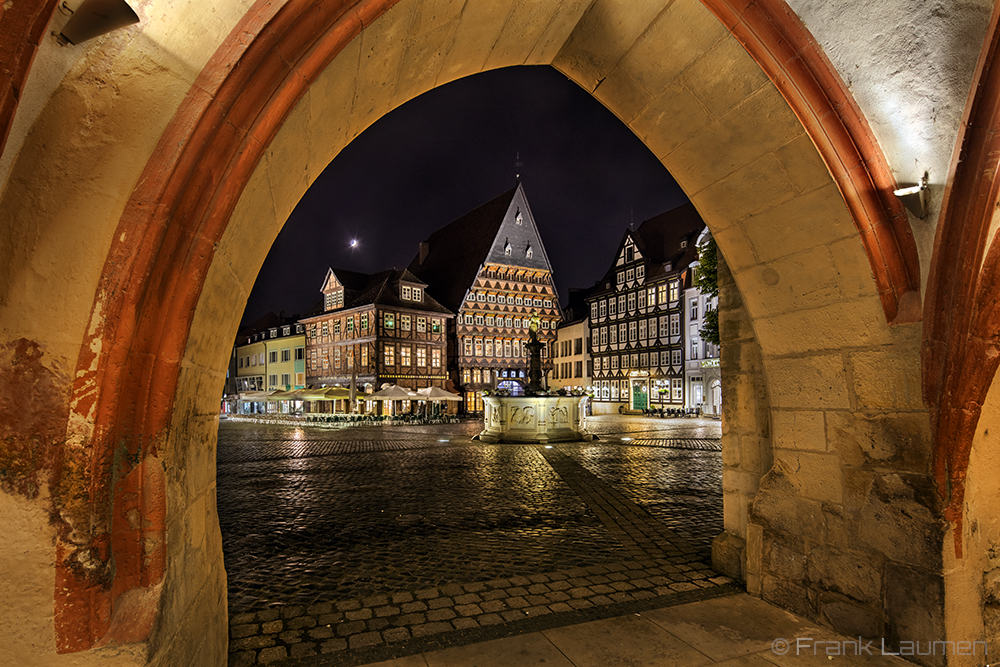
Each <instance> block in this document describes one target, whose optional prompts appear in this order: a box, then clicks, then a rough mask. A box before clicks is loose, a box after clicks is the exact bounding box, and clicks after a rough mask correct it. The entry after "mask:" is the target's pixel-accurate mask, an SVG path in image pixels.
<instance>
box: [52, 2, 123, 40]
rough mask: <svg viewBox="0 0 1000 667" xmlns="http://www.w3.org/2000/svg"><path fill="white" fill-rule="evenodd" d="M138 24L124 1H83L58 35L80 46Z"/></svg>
mask: <svg viewBox="0 0 1000 667" xmlns="http://www.w3.org/2000/svg"><path fill="white" fill-rule="evenodd" d="M138 22H139V17H138V16H137V15H136V13H135V12H134V11H132V8H131V7H129V6H128V4H127V3H126V2H125V0H83V3H82V4H81V5H80V7H79V8H78V9H77V10H76V11H75V12H73V16H71V17H70V19H69V21H67V22H66V26H65V27H64V28H63V29H62V32H61V33H59V35H60V37H62V38H63V39H65V40H66V41H67V42H69V43H70V44H80V43H81V42H85V41H87V40H88V39H93V38H94V37H98V36H100V35H103V34H105V33H108V32H111V31H112V30H117V29H118V28H124V27H125V26H127V25H132V24H133V23H138Z"/></svg>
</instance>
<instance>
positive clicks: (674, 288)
mask: <svg viewBox="0 0 1000 667" xmlns="http://www.w3.org/2000/svg"><path fill="white" fill-rule="evenodd" d="M679 298H681V284H680V282H679V281H677V280H671V281H670V300H671V301H677V299H679Z"/></svg>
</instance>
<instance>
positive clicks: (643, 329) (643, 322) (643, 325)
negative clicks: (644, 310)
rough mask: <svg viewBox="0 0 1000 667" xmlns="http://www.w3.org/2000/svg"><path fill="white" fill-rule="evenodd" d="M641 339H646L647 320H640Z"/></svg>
mask: <svg viewBox="0 0 1000 667" xmlns="http://www.w3.org/2000/svg"><path fill="white" fill-rule="evenodd" d="M639 340H646V320H639Z"/></svg>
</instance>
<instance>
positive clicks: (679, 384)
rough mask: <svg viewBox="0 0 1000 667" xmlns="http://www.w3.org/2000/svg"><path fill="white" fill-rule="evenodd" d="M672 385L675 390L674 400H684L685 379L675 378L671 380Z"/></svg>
mask: <svg viewBox="0 0 1000 667" xmlns="http://www.w3.org/2000/svg"><path fill="white" fill-rule="evenodd" d="M670 387H671V389H672V390H673V400H674V402H679V401H682V400H684V381H683V380H681V379H680V378H674V379H672V380H671V381H670Z"/></svg>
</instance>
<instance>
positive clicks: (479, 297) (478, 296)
mask: <svg viewBox="0 0 1000 667" xmlns="http://www.w3.org/2000/svg"><path fill="white" fill-rule="evenodd" d="M476 301H482V302H484V303H485V302H486V293H485V292H479V293H478V294H476Z"/></svg>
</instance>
